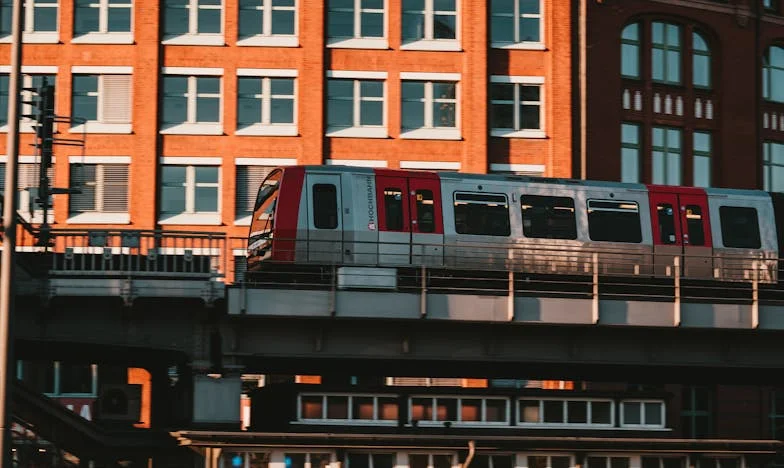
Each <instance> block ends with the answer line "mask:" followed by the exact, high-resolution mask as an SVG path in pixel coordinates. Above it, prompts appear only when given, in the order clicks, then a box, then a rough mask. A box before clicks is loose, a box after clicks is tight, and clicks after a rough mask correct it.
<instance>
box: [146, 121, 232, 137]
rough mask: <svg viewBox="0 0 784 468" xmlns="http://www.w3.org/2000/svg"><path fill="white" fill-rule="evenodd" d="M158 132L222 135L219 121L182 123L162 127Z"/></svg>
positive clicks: (221, 126)
mask: <svg viewBox="0 0 784 468" xmlns="http://www.w3.org/2000/svg"><path fill="white" fill-rule="evenodd" d="M160 133H161V135H223V125H222V124H219V123H183V124H176V125H171V126H169V127H166V128H163V129H161V130H160Z"/></svg>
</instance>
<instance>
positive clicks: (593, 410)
mask: <svg viewBox="0 0 784 468" xmlns="http://www.w3.org/2000/svg"><path fill="white" fill-rule="evenodd" d="M613 420H614V409H613V402H612V401H609V400H556V399H546V400H538V399H528V398H526V399H521V400H518V416H517V424H519V425H532V424H547V425H555V424H557V425H583V426H585V425H591V426H612V425H613Z"/></svg>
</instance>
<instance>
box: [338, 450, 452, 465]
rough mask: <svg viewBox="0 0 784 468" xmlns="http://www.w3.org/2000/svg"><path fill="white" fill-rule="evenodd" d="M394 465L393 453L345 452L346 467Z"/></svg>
mask: <svg viewBox="0 0 784 468" xmlns="http://www.w3.org/2000/svg"><path fill="white" fill-rule="evenodd" d="M395 465H396V463H395V454H394V453H351V452H348V453H346V468H393V467H394V466H395ZM425 468H426V467H425ZM439 468H440V467H439ZM447 468H449V467H447Z"/></svg>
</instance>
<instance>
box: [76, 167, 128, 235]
mask: <svg viewBox="0 0 784 468" xmlns="http://www.w3.org/2000/svg"><path fill="white" fill-rule="evenodd" d="M68 163H69V169H70V165H71V164H96V165H99V166H102V165H110V164H114V165H126V166H128V210H129V211H128V212H125V213H120V212H110V213H105V212H100V211H94V212H85V213H78V214H71V212H70V209H69V212H68V219H67V220H66V223H67V224H130V222H131V214H130V208H131V174H130V172H131V170H130V169H131V167H130V164H131V157H130V156H69V157H68ZM69 184H70V182H69ZM98 196H99V195H98V193H97V192H96V201H97V198H98Z"/></svg>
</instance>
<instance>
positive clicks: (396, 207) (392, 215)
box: [384, 187, 403, 231]
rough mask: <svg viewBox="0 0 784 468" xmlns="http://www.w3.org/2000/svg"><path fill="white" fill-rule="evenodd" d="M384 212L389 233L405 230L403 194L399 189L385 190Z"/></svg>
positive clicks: (388, 188) (390, 188) (389, 188)
mask: <svg viewBox="0 0 784 468" xmlns="http://www.w3.org/2000/svg"><path fill="white" fill-rule="evenodd" d="M384 210H385V211H386V217H385V219H386V223H387V230H388V231H402V230H403V192H402V191H401V190H400V189H399V188H394V187H387V188H385V189H384Z"/></svg>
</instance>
